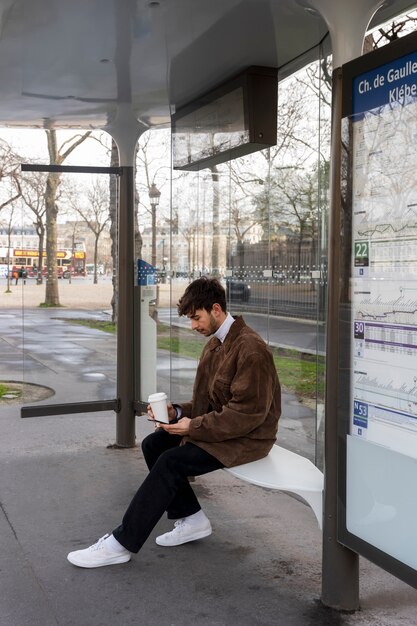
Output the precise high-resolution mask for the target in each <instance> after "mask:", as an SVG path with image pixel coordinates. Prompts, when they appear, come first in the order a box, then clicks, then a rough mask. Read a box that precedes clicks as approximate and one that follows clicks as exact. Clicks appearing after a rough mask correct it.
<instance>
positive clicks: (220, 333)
mask: <svg viewBox="0 0 417 626" xmlns="http://www.w3.org/2000/svg"><path fill="white" fill-rule="evenodd" d="M234 321H235V320H234V318H233V317H232V316H231V315H230V313H228V314H227V316H226V319H225V320H224V322H223V324H222V325H221V326H220V328H218V329H217V330H216V332H215V333H214V334H213V336H214V337H217V339H218V340H219V341H221V342H222V343H223V342H224V340H225V339H226V336H227V333H228V332H229V330H230V327H231V325H232V324H233V322H234Z"/></svg>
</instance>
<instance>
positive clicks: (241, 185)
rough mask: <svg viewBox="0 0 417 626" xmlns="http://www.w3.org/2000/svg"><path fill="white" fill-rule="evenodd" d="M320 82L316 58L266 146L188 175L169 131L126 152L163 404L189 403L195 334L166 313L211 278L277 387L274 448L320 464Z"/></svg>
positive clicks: (324, 146)
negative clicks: (176, 163)
mask: <svg viewBox="0 0 417 626" xmlns="http://www.w3.org/2000/svg"><path fill="white" fill-rule="evenodd" d="M327 76H330V72H329V68H328V63H327V61H326V60H323V61H320V62H317V63H316V64H314V65H311V66H309V67H308V68H306V69H304V70H303V71H301V72H299V73H298V74H297V75H295V76H293V77H292V78H291V79H289V80H286V81H284V82H282V83H281V84H280V86H279V94H278V102H279V112H278V143H277V146H274V147H272V148H269V149H267V150H264V151H262V152H257V153H254V154H251V155H248V156H245V157H242V158H239V159H234V160H232V161H230V162H229V163H225V164H220V165H217V166H212V167H211V168H206V169H204V170H201V171H200V172H187V171H175V170H171V169H170V156H169V154H170V151H169V148H168V147H167V146H168V145H169V140H170V138H169V134H168V132H167V131H159V130H158V131H153V132H152V133H149V135H147V136H146V137H145V136H144V137H143V138H142V139H141V148H140V151H139V156H138V188H139V190H140V194H142V195H141V197H142V198H143V203H141V207H142V209H141V210H142V213H141V215H140V220H139V221H140V228H141V233H142V256H143V258H144V259H145V260H147V261H148V262H149V263H152V259H153V260H154V264H155V265H156V269H157V282H158V290H157V315H158V326H157V329H158V330H157V344H158V359H157V380H156V386H157V388H158V390H161V391H166V392H167V393H168V394H169V397H170V398H171V399H172V400H173V401H186V400H189V399H190V398H191V393H192V386H193V380H194V373H195V369H196V365H197V361H198V358H199V356H200V353H201V350H202V346H203V344H204V341H205V339H203V338H202V337H201V336H200V335H198V334H196V333H193V332H192V331H191V329H190V322H189V320H187V319H179V318H178V316H177V312H176V304H177V302H178V299H179V298H180V296H181V294H182V293H183V292H184V290H185V288H186V286H187V284H188V283H189V282H191V281H192V280H193V279H194V278H197V277H198V276H200V275H202V274H209V275H211V276H218V277H219V278H220V280H221V281H222V282H223V284H224V286H225V288H226V291H227V301H228V309H229V310H230V311H231V313H232V314H235V315H243V316H244V319H245V321H246V322H247V323H248V324H249V325H250V326H252V327H253V328H254V329H255V330H256V331H257V332H259V333H260V335H261V336H262V337H263V338H264V339H265V341H267V342H268V343H269V344H270V346H271V348H272V350H273V353H274V358H275V361H276V366H277V370H278V372H279V376H280V379H281V383H282V392H283V412H282V417H281V422H280V427H279V434H278V442H279V443H280V445H283V446H285V447H288V448H289V449H292V450H295V451H297V452H299V453H300V454H303V455H304V456H306V457H308V458H310V459H312V460H313V461H315V462H316V463H317V464H318V465H319V466H320V467H321V466H322V447H323V446H322V441H323V433H324V425H323V413H324V410H323V406H324V405H323V402H324V376H325V362H324V350H325V347H324V335H325V300H326V268H327V258H326V254H327V246H326V239H327V210H328V172H329V139H330V83H329V82H328V81H327V80H325V77H327ZM153 185H154V186H155V187H156V192H155V187H153ZM170 185H171V188H170ZM159 192H161V193H160V196H158V193H159ZM155 202H156V203H157V206H156V207H153V204H155ZM155 211H156V215H155ZM153 212H154V214H153Z"/></svg>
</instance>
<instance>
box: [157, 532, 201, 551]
mask: <svg viewBox="0 0 417 626" xmlns="http://www.w3.org/2000/svg"><path fill="white" fill-rule="evenodd" d="M212 532H213V530H212V529H211V528H206V530H200V531H198V532H195V533H193V534H192V535H187V537H183V538H182V539H180V540H178V541H176V542H175V543H174V542H172V541H170V540H168V541H166V540H165V539H164V535H159V537H157V538H156V539H155V542H156V543H157V544H158V546H164V548H173V547H175V546H182V544H183V543H189V542H190V541H197V539H204V537H208V536H209V535H211V533H212Z"/></svg>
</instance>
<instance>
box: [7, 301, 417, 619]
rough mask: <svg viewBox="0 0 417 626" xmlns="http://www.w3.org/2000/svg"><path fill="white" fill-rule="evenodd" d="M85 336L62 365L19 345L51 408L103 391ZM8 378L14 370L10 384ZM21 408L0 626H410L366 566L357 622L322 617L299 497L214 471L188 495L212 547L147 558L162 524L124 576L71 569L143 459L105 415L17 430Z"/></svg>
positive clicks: (409, 605) (405, 608)
mask: <svg viewBox="0 0 417 626" xmlns="http://www.w3.org/2000/svg"><path fill="white" fill-rule="evenodd" d="M49 314H50V313H49V312H48V314H47V315H49ZM55 315H56V312H55ZM51 317H52V316H51ZM10 319H13V318H10ZM32 322H33V323H35V322H36V320H35V319H34V318H32ZM50 328H51V329H52V328H53V325H52V323H51V324H50ZM40 330H41V329H39V331H40ZM84 330H85V331H88V330H89V329H82V330H81V331H80V334H77V337H78V342H76V344H75V348H74V345H73V344H71V342H70V341H69V338H67V339H68V343H67V344H66V348H65V349H67V350H68V353H67V354H66V353H65V349H64V348H62V344H61V351H60V352H59V351H58V350H56V351H54V350H52V345H53V343H54V341H55V342H56V335H54V333H52V337H51V338H50V341H51V342H52V345H49V348H48V345H47V344H46V343H45V345H44V346H43V347H42V353H39V352H38V353H36V352H33V350H32V352H31V349H29V348H28V346H30V345H31V343H30V342H26V343H25V349H26V351H27V353H26V357H25V358H26V359H27V360H29V362H30V363H31V364H32V368H31V369H30V372H31V375H33V376H35V377H38V378H39V380H40V379H41V378H42V379H43V384H47V382H46V381H50V383H49V384H50V385H51V386H52V387H54V385H55V384H56V383H57V382H59V401H74V400H75V399H76V397H75V396H77V397H78V395H81V396H82V397H83V398H84V397H87V396H88V395H89V393H90V399H91V397H96V396H92V395H91V394H93V393H96V392H97V393H99V394H101V393H105V392H106V385H107V384H110V383H111V375H110V374H109V372H108V371H105V372H104V376H105V379H104V380H105V383H106V384H102V383H100V384H99V383H96V382H94V381H92V380H91V379H88V378H85V374H86V372H84V375H83V372H82V369H83V367H84V365H85V366H86V367H89V366H90V364H92V363H93V361H94V357H93V353H94V349H95V350H96V352H97V354H96V357H97V363H96V368H95V371H96V373H100V367H101V365H105V364H106V359H105V358H104V357H103V346H102V345H101V344H100V342H99V341H98V340H97V336H96V334H95V333H97V332H98V331H93V332H91V333H89V332H84ZM77 332H78V331H77ZM2 335H3V333H2ZM54 338H55V339H54ZM45 341H46V340H45ZM15 342H16V337H13V336H10V335H9V336H8V337H6V340H4V337H3V336H2V345H1V347H2V360H3V357H4V351H3V349H4V348H5V346H7V345H9V346H10V345H11V346H14V347H15V348H16V349H19V347H18V346H17V345H16V344H15ZM77 346H78V347H79V346H81V347H83V352H82V354H81V353H78V352H77V350H75V356H76V358H77V359H81V365H79V367H78V368H71V367H68V359H69V358H70V357H72V356H74V352H73V350H74V349H76V348H77ZM38 348H39V346H38ZM48 350H49V352H48ZM87 353H88V357H87V356H86V355H87ZM90 353H91V354H90ZM54 354H55V355H57V356H56V358H55V357H54ZM9 356H10V353H9V354H8V357H9ZM107 359H108V357H107ZM66 362H67V366H65V363H66ZM13 367H14V365H13V364H12V363H11V362H10V364H9V371H13ZM59 368H61V369H59ZM63 371H65V375H63V374H62V372H63ZM87 373H88V372H87ZM90 373H91V372H90ZM1 378H4V376H3V372H2V376H1ZM108 391H109V389H107V392H108ZM110 391H111V390H110ZM110 396H111V394H110ZM110 396H109V395H107V397H110ZM49 401H55V400H54V399H52V400H49ZM19 408H20V407H19V406H18V405H11V406H7V407H4V408H2V409H1V410H0V427H1V437H0V467H1V471H0V551H1V562H0V563H1V564H0V626H26V625H28V626H29V625H30V626H52V625H54V626H56V625H59V626H107V625H108V626H119V625H120V626H128V625H130V624H131V625H133V624H134V625H135V626H180V625H181V626H188V625H189V626H191V625H192V626H231V625H234V624H239V626H257V625H262V626H275V625H276V626H281V625H282V626H284V625H285V626H304V625H306V626H315V625H317V626H326V625H329V626H339V625H342V626H344V625H346V626H367V625H370V624H372V625H374V624H377V625H378V626H396V625H397V624H398V625H400V624H401V625H402V624H407V626H408V625H411V624H415V623H416V622H417V620H416V615H417V592H416V591H415V590H413V589H411V588H410V587H408V586H407V585H405V584H404V583H402V582H401V581H398V580H397V579H395V578H394V577H392V576H390V575H389V574H387V573H385V572H383V571H382V570H380V569H379V568H377V567H375V566H373V565H372V564H370V563H368V562H367V561H365V560H363V559H361V584H360V591H361V593H360V595H361V605H362V610H361V611H359V612H357V613H354V614H351V615H346V614H339V613H337V612H335V611H332V610H328V609H325V608H323V607H322V606H321V604H320V602H319V598H320V586H321V582H320V580H321V534H320V531H319V529H318V527H317V522H316V520H315V517H314V515H313V513H312V511H311V510H310V509H309V507H307V506H306V505H304V504H303V503H301V502H300V501H298V500H296V499H295V498H292V497H290V496H288V495H285V494H282V493H277V492H272V491H270V490H265V489H262V488H258V487H255V486H253V485H249V484H247V483H243V482H241V481H239V480H238V479H236V478H234V477H232V476H231V475H229V474H227V473H226V472H223V471H218V472H214V473H212V474H210V475H208V476H205V477H201V478H198V479H197V480H196V482H195V483H194V487H195V490H196V492H197V495H198V497H199V499H200V502H201V504H202V507H203V508H204V510H205V512H206V513H207V515H208V516H209V518H210V519H211V521H212V524H213V528H214V532H213V535H211V536H210V537H208V538H206V539H204V540H201V541H197V542H194V543H191V544H186V545H183V546H179V547H176V548H163V547H160V546H157V545H156V544H155V542H154V539H155V536H156V535H157V534H160V533H162V532H165V531H166V530H168V529H169V528H170V527H171V524H170V522H168V520H166V519H165V518H163V519H161V520H160V522H159V523H158V525H157V527H156V528H155V529H154V531H153V533H152V535H151V537H150V538H149V540H148V541H147V543H146V544H145V546H144V547H143V549H142V550H141V552H140V553H139V554H138V555H136V556H134V558H133V559H132V561H131V562H130V563H127V564H124V565H117V566H112V567H107V568H100V569H97V570H83V569H78V568H76V567H74V566H72V565H70V564H69V563H68V562H67V560H66V555H67V553H68V552H69V551H71V550H75V549H77V548H79V547H85V546H87V545H90V544H91V543H93V542H95V541H96V540H97V539H98V538H99V537H101V536H102V535H104V534H105V533H106V532H111V530H112V529H113V528H114V527H115V526H116V525H118V524H119V522H120V519H121V516H122V514H123V512H124V510H125V508H126V506H127V504H128V503H129V501H130V499H131V497H132V495H133V494H134V492H135V490H136V488H137V486H138V485H139V484H140V482H141V481H142V480H143V478H144V476H145V475H146V467H145V463H144V460H143V458H142V455H141V452H140V448H139V446H137V447H135V448H132V449H127V450H117V449H114V448H111V447H110V448H109V447H107V446H108V445H109V444H112V443H114V438H115V416H114V414H113V413H111V412H103V413H87V414H78V415H69V416H57V417H41V418H36V419H25V420H22V419H21V418H20V412H19ZM151 429H152V426H151V425H150V424H149V423H148V422H147V421H146V418H144V417H138V418H137V440H138V443H139V441H140V440H141V439H142V438H143V436H145V434H146V433H147V432H150V430H151ZM410 548H411V547H410Z"/></svg>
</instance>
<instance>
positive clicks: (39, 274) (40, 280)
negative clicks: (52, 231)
mask: <svg viewBox="0 0 417 626" xmlns="http://www.w3.org/2000/svg"><path fill="white" fill-rule="evenodd" d="M36 231H37V235H38V271H37V277H36V284H37V285H42V283H43V277H42V268H43V246H44V240H45V227H44V225H43V224H42V222H40V223H38V225H37V228H36Z"/></svg>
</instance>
